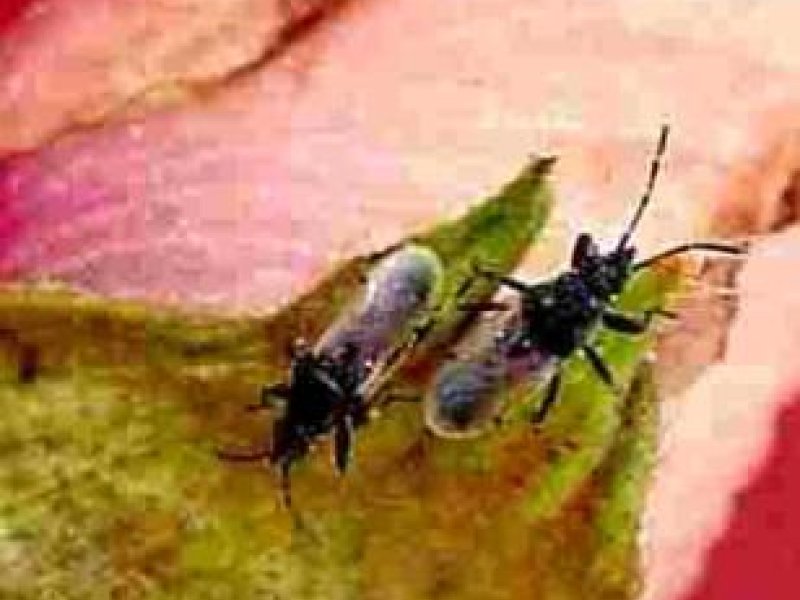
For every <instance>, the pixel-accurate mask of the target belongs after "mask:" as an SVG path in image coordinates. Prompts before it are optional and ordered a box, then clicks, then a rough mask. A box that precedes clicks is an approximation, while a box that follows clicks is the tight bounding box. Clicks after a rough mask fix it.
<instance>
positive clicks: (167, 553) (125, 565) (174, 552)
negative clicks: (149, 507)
mask: <svg viewBox="0 0 800 600" xmlns="http://www.w3.org/2000/svg"><path fill="white" fill-rule="evenodd" d="M181 530H182V526H181V523H180V521H179V519H178V518H177V516H175V515H174V514H171V513H157V512H140V513H131V514H128V515H126V516H124V517H120V518H119V519H117V521H116V522H115V523H114V525H113V526H112V528H111V531H110V532H109V539H108V545H109V554H110V556H111V561H112V564H113V565H114V570H115V571H116V573H117V575H118V582H119V583H118V584H117V587H116V588H115V590H114V598H115V599H117V598H118V599H123V598H138V597H140V596H141V593H142V591H143V590H142V589H141V587H142V584H143V582H146V581H148V580H155V581H157V582H160V583H164V582H168V581H170V580H173V579H174V578H175V577H177V575H178V564H177V559H178V547H179V543H180V536H181Z"/></svg>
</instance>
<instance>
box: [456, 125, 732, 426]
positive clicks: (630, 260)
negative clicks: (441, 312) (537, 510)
mask: <svg viewBox="0 0 800 600" xmlns="http://www.w3.org/2000/svg"><path fill="white" fill-rule="evenodd" d="M667 135H668V128H667V127H666V126H665V127H663V128H662V130H661V136H660V139H659V143H658V149H657V152H656V156H655V158H654V160H653V162H652V166H651V170H650V177H649V180H648V185H647V188H646V191H645V193H644V195H643V196H642V199H641V201H640V202H639V205H638V207H637V210H636V213H635V215H634V217H633V219H632V221H631V223H630V225H629V226H628V228H627V229H626V230H625V232H624V233H623V235H622V237H621V239H620V240H619V242H618V244H617V246H616V247H615V248H614V249H612V250H611V251H610V252H607V253H601V252H600V251H599V250H598V248H597V246H596V244H595V243H594V241H593V239H592V237H591V236H590V235H589V234H587V233H582V234H581V235H580V236H579V237H578V239H577V241H576V243H575V245H574V248H573V251H572V257H571V260H570V264H569V267H568V269H566V270H565V271H563V272H561V273H559V274H558V275H556V276H555V277H553V278H552V279H549V280H546V281H543V282H539V283H527V282H524V281H520V280H518V279H515V278H512V277H506V276H503V275H501V274H498V273H494V272H492V271H490V270H487V269H483V268H481V267H476V270H477V275H480V276H483V277H487V278H490V279H494V280H496V281H498V282H499V283H500V284H501V285H504V286H506V287H508V288H510V289H513V290H515V291H516V292H518V293H519V294H520V304H519V308H518V309H517V310H518V313H519V314H518V315H517V316H518V319H517V325H516V326H515V327H514V328H513V329H512V330H510V331H504V332H502V335H503V336H507V337H509V336H510V338H511V339H510V343H511V348H510V350H509V354H511V355H514V354H518V355H526V354H528V353H531V352H535V353H537V354H539V355H544V356H552V357H555V358H557V359H558V360H559V362H560V361H561V360H563V359H565V358H567V357H569V356H571V355H572V354H573V353H575V352H576V351H579V350H580V351H582V352H583V354H584V356H585V358H586V359H587V360H588V361H589V363H590V364H591V366H592V367H593V368H594V370H595V372H596V373H597V375H598V376H599V377H600V378H601V379H602V380H603V381H604V382H605V383H606V384H608V385H609V386H611V387H612V388H614V389H615V390H616V389H617V388H616V384H615V382H614V377H613V375H612V373H611V370H610V369H609V367H608V365H607V364H606V363H605V361H604V360H603V358H602V356H601V355H600V354H599V353H598V352H597V351H596V350H595V349H594V348H593V347H592V346H591V344H590V343H589V338H590V334H591V333H592V331H593V330H594V329H595V328H596V327H597V326H598V325H602V326H605V327H607V328H609V329H611V330H614V331H616V332H619V333H623V334H639V333H642V332H644V331H646V329H647V328H648V325H649V324H650V321H651V318H652V317H653V316H654V315H658V314H662V315H667V316H669V315H670V313H668V312H667V311H664V310H661V309H660V308H656V307H654V308H653V309H651V310H649V311H647V312H645V313H644V314H641V315H626V314H622V313H620V312H618V311H616V310H615V309H614V308H613V307H612V305H613V303H614V301H615V300H616V298H617V296H618V295H619V294H620V293H621V292H622V291H623V290H624V288H625V286H626V284H627V283H628V281H629V280H630V278H631V276H632V275H633V274H634V273H635V272H636V271H638V270H640V269H643V268H646V267H649V266H650V265H652V264H654V263H655V262H657V261H659V260H662V259H664V258H667V257H669V256H674V255H677V254H681V253H684V252H688V251H691V250H709V251H716V252H723V253H729V254H740V253H742V252H743V251H744V249H743V248H742V247H741V246H735V245H729V244H720V243H710V242H694V243H688V244H684V245H681V246H676V247H674V248H670V249H668V250H666V251H664V252H661V253H659V254H657V255H655V256H653V257H650V258H648V259H645V260H642V261H638V262H637V261H635V255H636V249H635V248H634V247H633V246H632V245H630V244H629V242H630V238H631V236H632V234H633V231H634V230H635V228H636V225H637V224H638V222H639V220H640V218H641V216H642V214H643V213H644V210H645V208H646V207H647V204H648V203H649V200H650V196H651V193H652V190H653V187H654V183H655V179H656V176H657V174H658V170H659V165H660V159H661V157H662V155H663V153H664V151H665V148H666V141H667ZM465 289H466V286H465ZM464 308H465V309H466V310H470V311H475V312H483V311H494V310H505V309H508V308H509V307H508V306H507V305H504V304H502V303H498V302H486V303H472V304H469V303H467V304H465V305H464ZM560 383H561V374H560V370H559V368H558V367H557V368H556V370H555V372H554V374H553V375H552V377H551V379H550V382H549V383H548V386H547V389H546V391H545V397H544V401H543V402H542V405H541V406H540V408H539V410H538V411H537V413H536V414H535V416H534V420H535V421H537V422H538V421H541V420H543V419H544V417H545V416H546V414H547V411H548V410H549V409H550V407H551V405H552V404H553V402H554V401H555V400H556V397H557V394H558V390H559V387H560ZM460 410H462V411H463V407H460Z"/></svg>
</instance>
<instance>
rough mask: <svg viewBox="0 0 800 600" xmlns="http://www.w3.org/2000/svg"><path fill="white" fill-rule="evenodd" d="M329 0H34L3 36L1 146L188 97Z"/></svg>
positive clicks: (30, 142) (31, 142) (29, 142)
mask: <svg viewBox="0 0 800 600" xmlns="http://www.w3.org/2000/svg"><path fill="white" fill-rule="evenodd" d="M325 2H327V0H295V1H290V0H149V1H147V2H138V1H130V0H128V1H119V0H80V1H75V0H33V1H32V2H31V3H30V4H29V5H28V6H27V7H26V8H25V9H24V11H23V12H22V14H21V16H20V17H19V18H18V20H17V21H16V22H15V23H14V24H13V26H12V27H11V28H10V29H9V30H8V32H7V33H6V34H5V36H4V38H3V39H2V40H1V41H0V66H2V68H0V88H2V89H3V93H2V94H0V150H3V151H7V150H20V149H25V148H28V147H31V146H35V145H36V144H38V143H41V142H42V141H44V140H47V139H48V138H50V137H51V136H52V135H54V134H56V133H59V132H61V131H62V130H63V129H65V128H67V127H70V126H73V125H80V124H85V123H95V122H97V121H98V120H100V119H102V118H108V117H110V116H113V115H114V114H115V113H117V112H122V111H124V110H128V109H130V108H131V106H130V103H134V104H138V105H141V104H148V103H149V104H154V105H158V104H159V103H170V102H176V101H177V102H181V101H185V100H186V98H185V96H186V95H187V94H188V95H191V93H192V89H190V88H186V87H185V85H184V84H191V83H194V82H203V81H208V80H213V79H215V78H219V77H222V76H224V75H225V74H227V73H229V72H230V71H232V70H234V69H236V68H238V67H240V66H242V65H245V64H247V63H250V62H252V61H254V60H256V59H257V58H258V57H259V56H260V55H261V54H262V53H263V52H265V51H267V50H268V49H270V48H272V47H273V46H275V45H276V44H277V43H279V39H280V36H281V34H282V32H283V30H284V28H285V27H286V26H287V24H288V23H289V22H291V21H296V20H298V19H300V18H302V17H303V16H304V15H305V14H308V13H309V12H310V11H314V10H319V8H320V7H321V6H322V5H323V4H324V3H325Z"/></svg>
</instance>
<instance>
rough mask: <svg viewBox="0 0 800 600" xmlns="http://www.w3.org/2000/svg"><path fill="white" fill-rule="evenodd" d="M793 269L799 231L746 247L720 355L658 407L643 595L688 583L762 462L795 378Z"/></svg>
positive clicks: (797, 331) (667, 592) (797, 337)
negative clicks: (660, 433) (660, 417)
mask: <svg viewBox="0 0 800 600" xmlns="http://www.w3.org/2000/svg"><path fill="white" fill-rule="evenodd" d="M798 273H800V228H798V227H795V228H792V229H790V230H787V231H786V232H785V233H782V234H780V235H777V236H775V237H772V238H770V240H769V241H768V242H763V243H760V244H757V245H756V246H755V247H754V249H753V253H752V257H751V259H750V260H749V261H748V263H747V264H746V266H745V268H744V269H743V271H742V273H741V275H740V278H739V281H740V285H741V290H742V298H741V309H740V311H739V313H738V317H737V319H736V321H735V322H734V325H733V327H732V330H731V332H730V335H729V338H728V339H729V346H728V351H727V354H726V357H725V360H724V362H723V363H721V364H719V365H717V366H715V367H712V368H711V369H710V370H709V371H708V372H707V373H706V374H705V376H704V377H703V378H702V379H701V380H700V381H698V382H697V384H696V385H694V386H693V387H692V388H691V389H689V390H688V391H687V393H686V394H684V395H683V397H681V398H675V399H672V400H671V401H670V404H669V405H668V406H667V410H666V411H665V412H666V414H665V422H664V437H663V443H662V448H661V456H660V461H659V469H658V472H657V478H656V482H655V485H654V487H653V490H652V492H651V498H650V500H651V502H650V507H649V513H648V517H647V519H646V522H645V534H644V535H645V540H646V543H645V548H646V549H648V550H649V552H648V556H647V563H648V569H649V578H648V585H649V589H648V593H647V594H646V595H645V598H646V599H647V600H657V599H658V600H660V599H669V598H677V597H680V593H681V592H683V591H685V590H687V589H688V586H689V584H690V583H691V582H692V581H693V580H694V578H696V577H697V576H698V575H699V572H700V568H701V558H702V553H703V552H705V551H707V550H708V548H709V546H710V545H711V544H712V543H713V542H714V538H715V537H716V536H718V535H722V534H723V533H724V530H725V528H726V527H727V524H728V520H729V518H730V516H731V511H732V510H733V509H734V500H735V493H736V492H738V491H739V490H741V489H743V488H744V487H745V485H746V484H747V481H748V479H749V478H750V477H751V476H752V474H753V473H754V472H755V471H757V469H758V468H760V467H761V466H762V461H763V460H764V456H765V452H766V450H767V449H768V448H769V446H770V444H771V443H772V441H773V435H774V430H773V427H774V424H775V423H774V421H775V417H776V414H777V412H778V411H779V410H780V409H781V408H782V407H783V406H784V405H785V403H786V402H789V401H791V398H792V395H791V394H789V393H788V392H789V391H790V390H791V389H792V388H793V387H796V384H797V383H798V382H800V353H798V351H797V349H798V348H800V318H798V316H799V315H800V286H799V285H797V279H796V277H797V274H798ZM792 384H794V385H792ZM773 508H774V510H775V511H776V512H777V513H780V512H782V511H790V510H793V509H794V508H793V507H789V506H786V507H781V506H775V507H773ZM790 534H791V532H787V535H790ZM796 583H797V585H798V589H800V575H799V576H798V580H797V582H796Z"/></svg>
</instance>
